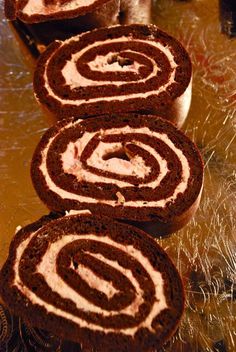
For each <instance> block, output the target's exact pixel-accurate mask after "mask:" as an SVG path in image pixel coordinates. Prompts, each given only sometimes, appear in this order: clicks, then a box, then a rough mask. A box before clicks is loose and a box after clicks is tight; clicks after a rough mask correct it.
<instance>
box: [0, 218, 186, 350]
mask: <svg viewBox="0 0 236 352" xmlns="http://www.w3.org/2000/svg"><path fill="white" fill-rule="evenodd" d="M0 282H1V285H0V294H1V296H2V298H3V300H4V302H5V303H6V304H7V306H8V307H9V309H10V310H11V311H12V312H14V314H17V315H19V316H20V317H21V318H22V319H23V320H24V321H25V322H26V323H27V324H29V325H31V326H33V327H39V328H42V329H45V330H48V331H50V332H52V333H53V334H56V335H57V336H59V337H61V338H63V339H64V338H66V339H70V340H72V341H75V342H78V343H80V344H81V346H82V349H84V350H86V351H96V352H108V351H109V352H114V351H120V352H123V351H124V352H125V351H129V352H132V351H133V352H137V351H140V352H141V351H142V352H144V351H156V350H159V348H160V346H161V345H162V344H163V343H164V342H165V341H166V340H167V339H168V338H169V337H170V336H171V335H172V334H173V333H174V332H175V331H176V328H177V326H178V324H179V320H180V318H181V315H182V313H183V308H184V292H183V286H182V282H181V279H180V276H179V274H178V272H177V270H176V268H175V266H174V264H173V263H172V262H171V260H170V259H169V257H168V256H167V254H166V253H165V252H164V250H163V249H161V247H160V246H159V245H158V244H157V243H156V242H155V241H154V240H153V239H152V238H151V237H149V236H148V235H147V234H145V233H144V232H142V231H140V230H137V229H136V228H134V227H132V226H129V225H124V224H120V223H118V222H115V221H112V220H111V219H110V218H106V217H96V216H94V215H89V214H77V215H67V216H65V217H62V218H58V219H56V220H51V219H46V218H44V219H43V220H42V221H41V220H40V221H38V222H36V223H34V224H32V225H29V226H27V227H26V228H23V229H21V230H20V231H19V232H18V233H17V234H16V236H15V238H14V239H13V241H12V243H11V246H10V252H9V257H8V259H7V261H6V263H5V265H4V267H3V269H2V270H1V273H0Z"/></svg>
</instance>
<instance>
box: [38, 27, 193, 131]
mask: <svg viewBox="0 0 236 352" xmlns="http://www.w3.org/2000/svg"><path fill="white" fill-rule="evenodd" d="M191 77H192V71H191V62H190V59H189V56H188V54H187V52H186V51H185V49H184V48H183V47H182V45H181V44H180V43H179V42H178V41H177V40H176V39H174V38H173V37H171V36H169V35H168V34H166V33H165V32H163V31H161V30H160V29H158V28H157V27H156V26H154V25H127V26H114V27H109V28H100V29H97V30H94V31H91V32H86V33H84V34H82V35H79V36H76V37H72V38H70V39H68V40H67V41H65V42H61V41H56V42H55V43H53V44H51V45H50V46H49V47H48V48H47V50H46V51H45V52H44V53H43V54H42V56H41V57H40V59H39V61H38V64H37V68H36V71H35V75H34V90H35V96H36V98H37V100H38V101H39V102H40V103H41V104H42V105H43V106H45V107H46V108H47V109H48V110H49V111H51V112H52V113H53V114H54V115H56V116H57V117H58V118H62V117H68V116H76V117H81V118H86V117H87V116H95V115H99V114H104V113H105V112H106V113H117V112H142V113H146V114H147V113H149V114H161V116H164V117H166V118H167V119H170V120H172V121H173V122H174V123H175V124H176V125H177V126H178V127H180V126H181V125H182V124H183V122H184V120H185V117H186V116H187V113H188V110H189V106H190V101H191Z"/></svg>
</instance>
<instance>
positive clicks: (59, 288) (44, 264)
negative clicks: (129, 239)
mask: <svg viewBox="0 0 236 352" xmlns="http://www.w3.org/2000/svg"><path fill="white" fill-rule="evenodd" d="M36 235H37V232H34V233H32V234H31V235H30V236H29V237H28V238H27V239H26V240H24V241H23V242H22V243H21V244H20V245H19V246H18V248H17V250H16V260H15V264H14V273H15V276H14V280H13V285H15V286H17V288H18V289H19V290H20V291H21V292H22V294H23V295H25V296H26V297H27V298H28V299H29V300H30V301H31V302H32V304H38V305H39V306H43V307H44V308H45V309H46V310H47V312H48V313H53V314H55V315H57V316H59V317H63V318H66V319H68V320H71V321H73V322H74V323H76V324H78V325H79V326H80V327H87V328H89V329H91V330H94V331H96V330H97V331H105V332H118V333H120V332H121V333H123V334H126V335H131V336H133V335H134V334H135V333H136V332H137V330H138V329H140V328H142V327H146V328H147V329H149V330H150V331H153V328H152V326H151V325H152V321H153V319H154V318H155V317H156V316H157V315H158V314H159V313H160V312H161V311H162V310H164V309H165V308H167V303H166V299H165V294H164V282H163V278H162V275H161V273H160V272H158V271H157V270H156V269H154V268H153V266H152V264H151V263H150V261H149V259H148V258H147V257H145V256H144V255H143V253H142V252H141V251H140V250H137V249H136V248H135V247H134V246H132V245H128V246H125V245H123V244H121V243H118V242H116V241H114V240H113V239H111V238H109V237H108V236H103V237H100V236H99V237H98V236H96V235H94V234H92V233H88V234H83V235H77V234H67V235H66V236H64V237H62V238H60V239H58V240H57V241H55V242H53V243H51V244H50V245H49V248H48V250H47V252H46V253H45V254H44V256H43V257H42V258H41V261H40V263H39V264H38V265H37V272H38V273H41V274H42V275H43V276H44V279H45V280H46V282H47V284H48V286H49V287H50V288H51V289H52V290H53V291H55V292H57V293H59V294H60V296H61V297H63V298H69V299H70V300H72V301H73V302H74V303H75V305H76V307H77V308H78V309H84V310H86V311H87V312H93V313H100V314H102V315H103V316H106V317H109V316H110V317H112V316H115V315H117V314H122V313H125V314H129V315H131V316H133V315H134V314H135V313H136V312H138V309H139V306H140V305H141V304H142V303H143V301H144V298H143V290H142V288H141V287H140V286H139V283H138V281H137V280H136V278H135V277H134V276H133V274H132V271H131V270H130V269H126V268H123V267H122V266H121V265H120V264H119V263H118V262H117V261H113V260H110V259H107V258H105V257H104V256H103V255H101V254H99V253H96V254H90V255H93V256H94V257H96V258H97V259H99V260H100V261H102V262H104V263H106V264H108V265H109V266H111V267H113V268H115V269H116V270H118V271H120V272H121V273H122V274H124V275H125V276H126V277H127V278H128V279H129V280H130V281H131V283H132V284H133V286H134V287H135V290H136V293H135V299H134V301H133V302H132V303H131V304H130V305H129V306H127V307H126V308H124V309H122V310H120V311H118V312H117V311H106V310H104V309H101V308H100V307H99V306H97V305H95V304H94V303H93V302H90V301H88V300H87V299H85V298H84V297H83V296H82V295H80V294H79V293H78V292H76V291H75V290H74V289H72V288H71V287H70V286H68V285H67V284H66V282H65V281H64V280H63V279H62V278H60V277H59V276H58V274H57V272H56V258H57V256H58V253H59V252H60V250H61V249H62V248H63V247H64V246H66V245H67V244H69V243H72V242H73V241H78V240H86V241H90V240H95V241H99V242H101V243H105V244H109V245H111V246H113V247H115V248H116V249H119V250H120V251H122V252H123V253H125V254H127V255H130V256H133V257H134V258H135V259H136V260H138V261H139V263H140V264H141V265H142V266H143V267H144V268H145V270H146V271H147V273H148V274H149V276H150V277H151V278H152V281H153V284H154V287H155V298H156V299H155V301H154V304H153V306H152V308H151V311H150V313H149V314H148V316H147V317H145V318H144V320H143V321H142V322H141V323H140V324H139V325H138V326H136V327H132V328H123V329H120V330H116V329H115V328H103V327H101V326H99V323H98V324H94V323H90V322H87V321H86V320H83V319H81V318H80V317H77V316H74V315H73V314H71V313H68V312H66V311H64V310H62V309H60V308H57V307H55V306H53V305H52V304H50V303H47V302H45V301H44V300H43V299H42V298H40V297H38V296H37V295H36V294H35V293H34V292H32V291H31V290H30V289H29V288H28V287H27V286H25V285H24V282H22V280H21V278H20V275H19V266H20V260H21V257H22V255H23V253H24V251H25V249H26V248H27V247H28V245H29V244H30V241H31V239H32V238H33V237H34V236H36ZM77 274H78V275H81V277H82V278H83V276H87V274H88V272H87V271H86V270H84V268H83V266H81V268H80V270H79V271H77ZM86 281H87V282H88V283H89V284H90V285H91V287H92V286H93V287H94V286H95V287H96V288H97V287H99V286H100V285H102V284H103V282H102V281H103V280H101V279H100V278H99V277H97V278H96V277H95V274H93V277H92V278H89V277H88V276H87V278H86ZM115 290H116V289H115V288H114V287H113V286H112V283H107V287H106V288H103V292H104V293H105V294H107V296H108V298H109V296H112V294H113V293H114V292H115Z"/></svg>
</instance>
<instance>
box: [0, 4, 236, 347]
mask: <svg viewBox="0 0 236 352" xmlns="http://www.w3.org/2000/svg"><path fill="white" fill-rule="evenodd" d="M0 6H1V19H0V52H1V55H0V179H1V187H0V266H1V265H2V264H3V262H4V260H5V259H6V256H7V253H8V247H9V244H10V241H11V239H12V237H13V234H14V232H15V228H16V226H18V225H21V226H24V225H26V224H29V223H31V222H33V221H35V220H37V219H38V218H39V217H40V216H42V215H44V214H46V213H48V211H47V209H46V207H45V206H44V205H43V204H42V203H41V202H40V200H39V199H38V197H37V196H36V193H35V191H34V189H33V187H32V184H31V180H30V173H29V169H30V161H31V156H32V153H33V151H34V148H35V146H36V144H37V142H38V141H39V138H40V136H41V135H42V134H43V132H44V131H45V130H46V129H47V128H48V127H49V120H47V118H46V117H45V116H44V114H43V112H42V111H41V109H40V108H39V106H38V104H37V103H36V101H35V99H34V96H33V91H32V72H33V66H34V62H33V61H32V60H31V57H30V54H29V53H28V52H27V50H25V49H24V48H23V47H22V46H21V45H20V42H19V41H18V40H17V39H16V37H15V36H14V34H13V32H12V29H11V28H10V27H9V25H8V23H7V21H6V20H5V19H4V15H3V11H2V1H1V2H0ZM153 23H156V24H158V26H159V27H160V28H162V29H164V30H166V31H167V32H169V33H170V34H172V35H174V36H175V37H176V38H177V39H179V40H180V41H181V42H182V43H183V44H184V46H185V47H186V49H187V50H188V52H189V54H190V56H191V59H192V62H193V69H194V78H193V98H192V105H191V109H190V112H189V116H188V118H187V121H186V123H185V125H184V127H183V130H184V131H185V132H186V133H187V135H188V136H189V137H190V138H192V139H193V140H194V141H195V142H196V144H197V145H198V146H199V148H200V150H201V152H202V155H203V158H204V161H205V182H204V192H203V197H202V200H201V203H200V207H199V210H198V211H197V214H196V215H195V217H194V219H193V220H192V221H191V222H190V223H189V224H188V225H187V226H186V227H185V228H184V229H182V230H181V231H179V232H178V233H176V234H173V235H172V236H170V237H168V238H163V239H161V240H159V243H160V244H161V245H162V246H163V247H164V248H165V249H166V251H167V252H168V254H169V255H170V256H171V258H172V259H173V261H174V262H175V264H176V265H177V268H178V269H179V271H180V273H181V274H182V277H183V280H184V284H185V288H186V310H185V314H184V317H183V319H182V323H181V325H180V329H179V330H178V332H177V334H176V335H175V337H174V338H172V340H171V341H170V343H168V344H167V346H166V347H165V348H164V349H163V351H166V352H167V351H177V352H178V351H181V352H182V351H188V352H192V351H193V352H195V351H213V352H214V351H219V352H221V351H223V352H225V351H230V352H231V351H232V352H233V351H236V306H235V299H236V292H235V291H236V288H235V284H236V255H235V254H236V241H235V237H236V229H235V223H236V220H235V219H236V138H235V135H236V39H229V38H228V37H227V36H226V35H223V34H221V32H220V22H219V9H218V1H216V0H192V1H186V2H184V1H174V0H159V1H155V2H154V9H153ZM59 350H60V348H59Z"/></svg>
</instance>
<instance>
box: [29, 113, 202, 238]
mask: <svg viewBox="0 0 236 352" xmlns="http://www.w3.org/2000/svg"><path fill="white" fill-rule="evenodd" d="M31 177H32V181H33V184H34V187H35V189H36V191H37V193H38V195H39V197H40V198H41V199H42V201H43V202H45V204H46V205H47V206H48V207H49V208H50V209H53V210H70V209H89V210H90V211H92V212H93V213H94V214H100V215H107V216H110V217H111V218H115V219H121V220H124V221H133V222H135V224H137V225H138V226H141V227H143V226H145V227H143V228H147V231H150V229H149V230H148V228H150V226H152V225H154V227H153V230H154V232H156V234H162V233H170V232H173V231H176V230H177V229H179V228H181V227H182V226H183V225H185V224H186V223H187V222H188V221H189V220H190V218H191V217H192V216H193V214H194V212H195V210H196V208H197V206H198V203H199V200H200V195H201V189H202V182H203V164H202V159H201V156H200V154H199V151H198V149H197V147H196V146H195V145H194V143H192V142H191V141H190V140H189V138H188V137H187V136H185V135H184V134H183V133H182V132H180V131H179V130H177V129H176V128H175V127H174V126H173V125H172V124H171V123H170V122H168V121H166V120H163V119H161V118H157V117H156V116H151V115H147V116H143V115H138V114H120V115H106V116H99V117H95V118H90V119H87V120H76V119H73V118H72V119H70V120H68V119H66V120H62V121H60V122H58V123H57V124H56V125H55V126H53V127H52V128H50V129H49V130H48V131H47V132H46V133H45V134H44V136H43V137H42V139H41V141H40V142H39V144H38V146H37V148H36V150H35V153H34V156H33V159H32V165H31Z"/></svg>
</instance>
